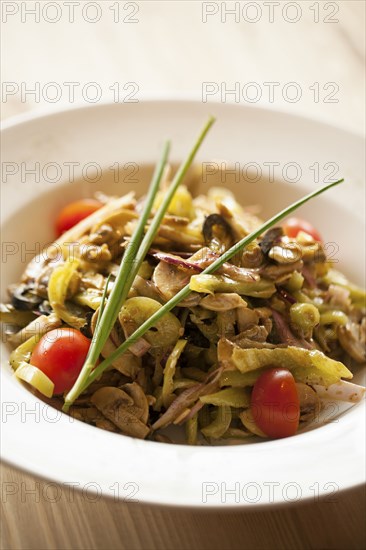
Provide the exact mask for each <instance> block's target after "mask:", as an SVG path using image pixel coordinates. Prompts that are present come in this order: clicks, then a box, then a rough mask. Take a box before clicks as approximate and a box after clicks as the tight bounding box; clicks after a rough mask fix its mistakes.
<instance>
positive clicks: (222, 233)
mask: <svg viewBox="0 0 366 550" xmlns="http://www.w3.org/2000/svg"><path fill="white" fill-rule="evenodd" d="M202 234H203V237H204V239H205V241H206V243H208V244H209V245H210V246H211V248H212V247H213V248H220V247H222V248H224V250H227V249H228V248H230V246H231V244H232V241H233V232H232V229H231V227H230V224H229V223H228V222H227V221H226V220H225V218H223V217H222V216H220V214H210V215H209V216H207V218H206V219H205V221H204V223H203V227H202Z"/></svg>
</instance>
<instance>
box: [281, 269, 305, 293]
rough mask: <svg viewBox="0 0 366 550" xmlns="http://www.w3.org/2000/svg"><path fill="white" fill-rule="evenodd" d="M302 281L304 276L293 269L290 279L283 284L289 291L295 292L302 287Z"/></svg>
mask: <svg viewBox="0 0 366 550" xmlns="http://www.w3.org/2000/svg"><path fill="white" fill-rule="evenodd" d="M303 283H304V277H303V276H302V275H301V273H299V272H298V271H294V272H293V273H292V274H291V277H290V279H289V280H288V281H287V283H286V284H285V288H286V290H288V291H289V292H295V291H297V290H300V289H301V288H302V285H303Z"/></svg>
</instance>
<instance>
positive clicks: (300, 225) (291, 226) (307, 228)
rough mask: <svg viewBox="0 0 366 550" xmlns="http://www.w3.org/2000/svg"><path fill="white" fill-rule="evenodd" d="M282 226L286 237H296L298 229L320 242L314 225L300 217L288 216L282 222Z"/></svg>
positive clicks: (320, 239)
mask: <svg viewBox="0 0 366 550" xmlns="http://www.w3.org/2000/svg"><path fill="white" fill-rule="evenodd" d="M282 227H283V231H284V233H285V235H287V236H288V237H293V238H295V237H297V235H298V233H300V231H304V232H305V233H307V234H308V235H310V236H311V237H313V239H314V240H315V241H319V242H322V240H323V239H322V238H321V236H320V234H319V233H318V231H317V230H316V229H315V227H313V226H312V225H311V223H309V222H307V221H306V220H301V219H300V218H289V219H288V220H286V221H285V222H284V223H283V225H282Z"/></svg>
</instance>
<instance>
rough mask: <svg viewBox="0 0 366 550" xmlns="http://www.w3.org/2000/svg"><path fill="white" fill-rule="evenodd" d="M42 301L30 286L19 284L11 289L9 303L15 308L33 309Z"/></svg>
mask: <svg viewBox="0 0 366 550" xmlns="http://www.w3.org/2000/svg"><path fill="white" fill-rule="evenodd" d="M42 301H43V298H41V297H40V296H37V294H35V292H34V290H33V288H32V287H30V286H27V285H20V286H18V287H17V288H16V289H15V290H13V293H12V298H11V303H12V305H13V306H14V307H15V309H21V310H29V311H30V310H33V309H37V306H38V305H39V304H40V303H41V302H42Z"/></svg>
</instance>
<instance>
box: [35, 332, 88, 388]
mask: <svg viewBox="0 0 366 550" xmlns="http://www.w3.org/2000/svg"><path fill="white" fill-rule="evenodd" d="M90 343H91V341H90V340H89V338H87V337H86V336H84V335H83V334H82V333H81V332H79V331H78V330H76V329H74V328H56V329H54V330H50V332H47V333H46V334H45V335H44V336H42V338H41V339H40V341H39V342H38V344H37V345H36V347H35V348H34V350H33V353H32V356H31V359H30V363H31V365H34V366H35V367H38V368H39V370H41V371H42V372H43V373H44V374H46V375H47V376H48V378H49V379H50V380H52V382H53V383H54V384H55V388H54V395H57V394H59V393H63V392H64V391H68V390H70V389H71V388H72V386H73V385H74V382H75V381H76V379H77V377H78V376H79V373H80V371H81V368H82V366H83V364H84V361H85V358H86V356H87V353H88V351H89V347H90Z"/></svg>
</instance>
